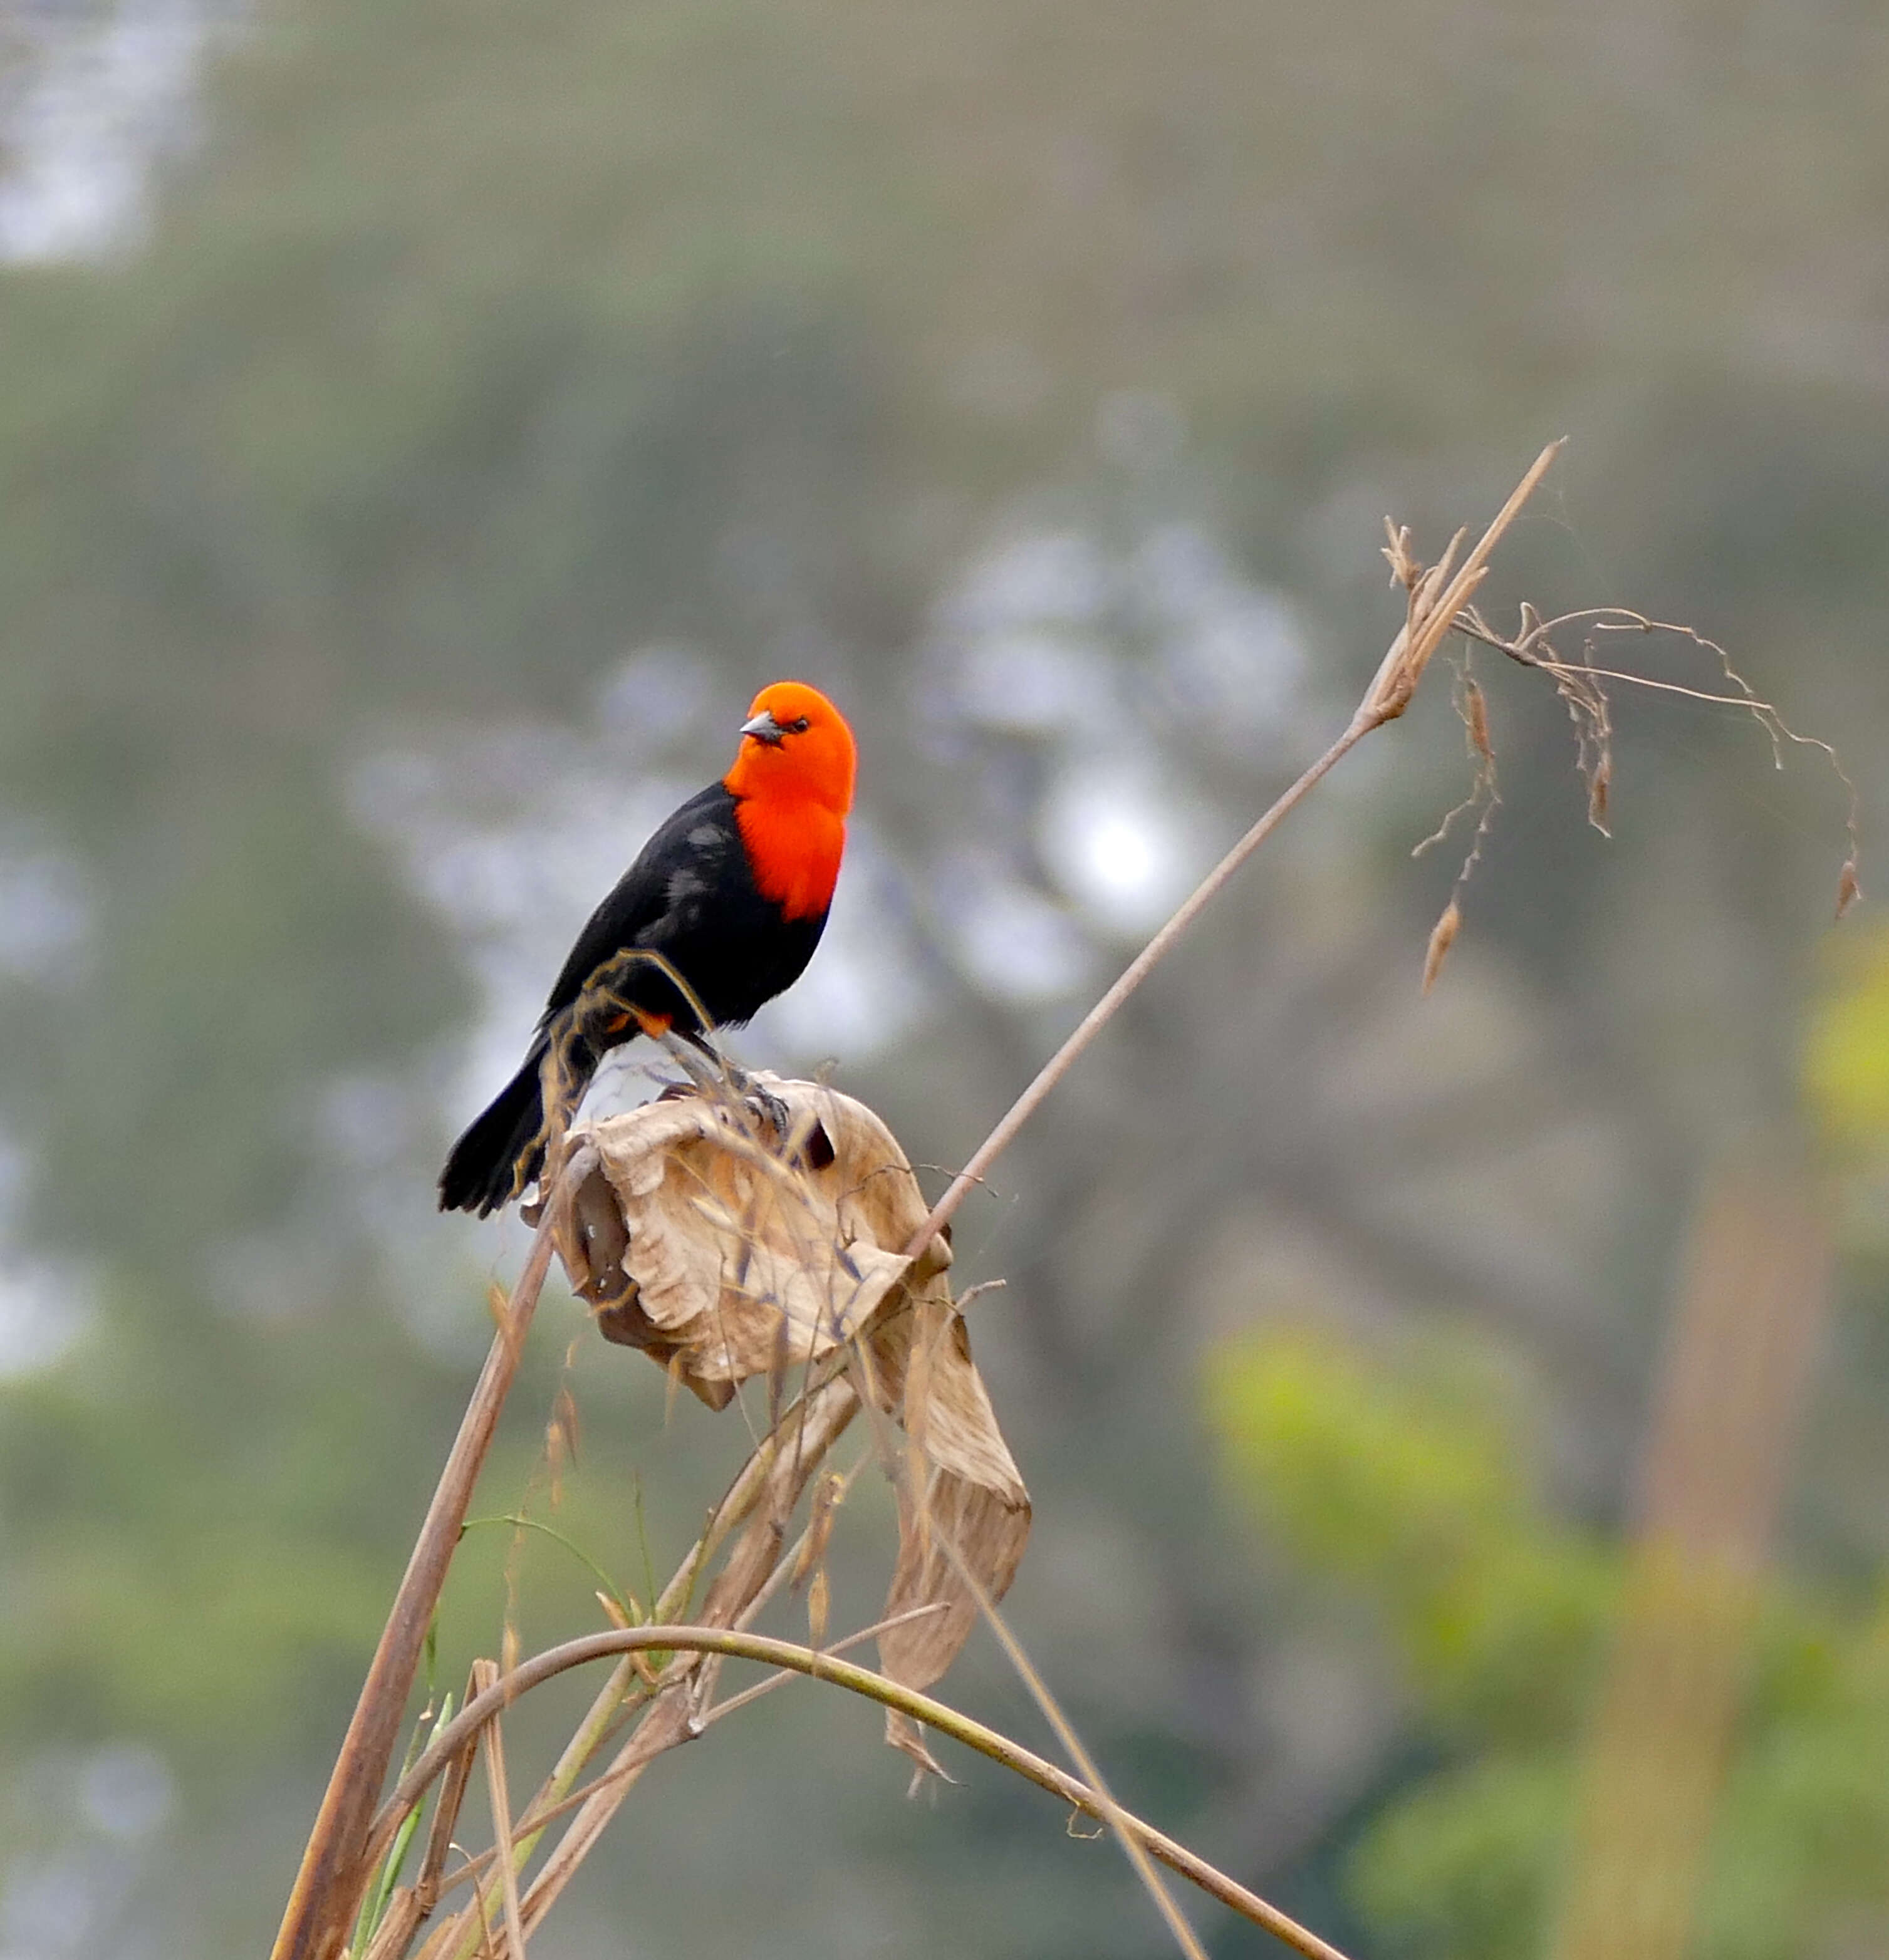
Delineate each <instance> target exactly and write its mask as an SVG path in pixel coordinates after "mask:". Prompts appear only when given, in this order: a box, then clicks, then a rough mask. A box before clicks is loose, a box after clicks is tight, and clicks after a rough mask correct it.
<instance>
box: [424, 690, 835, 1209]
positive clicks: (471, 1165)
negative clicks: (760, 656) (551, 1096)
mask: <svg viewBox="0 0 1889 1960" xmlns="http://www.w3.org/2000/svg"><path fill="white" fill-rule="evenodd" d="M854 764H855V750H854V747H853V740H852V730H851V729H850V728H849V727H847V726H846V719H845V718H844V717H843V715H842V714H840V712H839V709H838V708H835V707H834V706H833V703H832V702H830V701H829V700H828V699H827V697H826V696H825V695H823V694H820V693H819V692H817V691H816V690H815V689H813V688H811V687H808V686H804V685H803V684H802V683H800V682H798V681H791V680H788V681H776V683H774V684H773V685H772V686H771V687H764V688H763V689H762V690H761V691H760V693H759V694H757V695H756V696H755V697H754V703H753V707H752V708H750V711H749V714H748V719H747V721H744V723H743V724H741V748H740V750H739V752H738V753H737V755H736V756H735V759H734V767H733V768H731V769H730V770H729V771H728V774H727V775H725V776H724V777H723V778H722V780H721V781H719V782H718V783H712V784H710V785H709V788H706V789H705V790H703V791H702V792H701V793H700V794H699V795H697V796H693V797H690V799H689V800H688V801H687V802H686V803H684V804H683V806H682V807H681V808H680V810H677V811H676V812H675V813H674V815H673V816H671V817H670V818H669V819H667V822H665V823H664V824H663V825H662V826H661V828H660V829H658V831H657V832H656V833H655V835H654V836H653V837H651V838H650V840H649V842H648V843H647V844H645V845H644V846H643V848H642V851H641V852H640V853H639V854H638V856H637V858H636V862H635V863H634V864H632V865H631V866H630V867H629V870H627V871H626V872H625V873H623V877H622V878H621V879H620V880H619V881H618V883H617V886H616V889H615V890H614V891H613V892H612V893H610V896H609V897H608V898H607V899H604V902H603V903H602V904H601V905H599V906H598V907H597V909H596V911H595V912H593V913H592V914H591V918H590V922H589V923H588V924H587V925H586V926H585V928H584V930H583V931H581V933H579V934H578V937H577V943H576V945H575V946H574V947H572V949H571V953H570V956H569V958H568V959H566V960H565V963H564V969H563V971H562V972H560V973H559V975H558V977H557V980H556V984H555V985H553V987H552V989H551V998H550V999H549V1001H547V1002H546V1005H545V1010H544V1013H543V1015H542V1016H541V1017H540V1019H539V1022H538V1026H537V1035H536V1037H535V1039H534V1040H533V1042H532V1045H531V1049H530V1053H529V1054H527V1055H526V1057H525V1058H524V1066H523V1067H522V1068H520V1070H519V1071H518V1074H516V1075H514V1077H512V1079H511V1081H510V1082H509V1083H507V1084H506V1086H505V1087H504V1088H503V1089H502V1090H500V1091H499V1093H498V1095H497V1096H495V1098H494V1099H493V1100H492V1103H491V1105H490V1106H489V1108H488V1109H486V1111H485V1112H484V1113H483V1115H479V1116H478V1117H477V1118H475V1119H474V1120H473V1123H472V1124H471V1125H470V1127H469V1128H467V1131H466V1133H465V1134H464V1135H463V1136H462V1137H461V1138H460V1140H459V1141H458V1142H457V1143H456V1144H454V1146H453V1148H452V1153H451V1155H450V1156H449V1157H448V1158H447V1160H446V1167H445V1169H444V1170H442V1171H441V1173H440V1177H439V1205H440V1209H441V1211H476V1212H477V1213H478V1214H479V1216H480V1217H484V1216H485V1215H486V1214H487V1213H488V1212H491V1211H496V1210H497V1209H498V1208H499V1206H501V1205H502V1204H506V1203H507V1202H508V1201H510V1200H511V1198H514V1197H515V1196H516V1195H518V1193H519V1192H521V1191H522V1190H523V1189H524V1188H525V1186H526V1185H528V1184H529V1183H530V1182H532V1180H533V1179H534V1178H536V1177H537V1176H539V1174H540V1172H541V1171H542V1170H543V1166H544V1155H545V1147H546V1140H547V1130H548V1127H549V1125H548V1119H547V1112H546V1107H545V1080H544V1078H545V1075H546V1061H547V1058H549V1062H550V1064H551V1072H552V1074H553V1076H554V1077H555V1093H556V1096H557V1097H558V1099H559V1100H560V1101H562V1103H564V1105H565V1107H564V1109H563V1112H562V1113H563V1114H564V1115H568V1114H569V1110H570V1109H572V1108H574V1107H575V1101H576V1099H577V1097H578V1096H581V1094H582V1093H583V1090H584V1087H585V1084H586V1083H588V1081H589V1080H590V1079H591V1076H592V1075H593V1074H594V1073H595V1072H596V1069H597V1062H598V1061H599V1060H600V1058H601V1057H602V1056H603V1055H605V1054H606V1053H607V1052H608V1051H609V1050H610V1049H611V1048H616V1047H618V1046H620V1045H621V1044H622V1043H623V1042H627V1041H633V1040H634V1039H636V1036H638V1035H639V1033H641V1034H659V1033H664V1032H667V1031H668V1030H670V1029H674V1032H675V1033H677V1034H678V1035H680V1036H684V1037H686V1039H689V1040H690V1041H692V1042H695V1043H696V1045H698V1046H700V1047H702V1048H708V1047H709V1033H710V1031H711V1029H713V1028H715V1027H728V1026H739V1025H740V1024H741V1023H743V1022H744V1021H746V1020H747V1019H748V1018H749V1017H750V1015H752V1014H753V1012H754V1010H756V1009H757V1007H760V1005H761V1004H762V1003H763V1001H771V1000H772V998H774V996H775V995H776V994H779V993H780V992H782V991H783V990H784V989H785V988H788V987H791V986H792V985H793V983H794V982H795V981H796V980H798V978H800V976H801V972H802V971H803V970H804V969H805V967H806V965H807V963H808V960H809V959H811V958H812V957H813V953H814V947H816V946H817V945H818V944H819V943H820V934H821V932H822V931H823V929H824V928H825V926H826V924H827V907H828V906H829V905H830V904H831V903H832V901H833V885H834V883H835V881H836V879H837V878H838V877H839V860H840V858H841V855H842V854H843V852H844V851H845V849H846V813H847V812H848V810H850V809H851V807H852V782H853V770H854ZM651 954H654V955H658V956H660V959H661V961H663V962H666V963H667V965H668V966H670V967H671V968H673V969H674V971H675V972H676V973H677V975H680V978H682V979H683V981H684V982H686V985H687V988H688V989H689V991H690V992H692V993H693V994H694V996H695V998H696V1001H698V1002H699V1004H700V1006H701V1008H702V1014H703V1015H706V1025H705V1024H704V1022H703V1020H702V1017H700V1016H698V1014H697V1013H696V1010H695V1008H694V1007H692V1006H691V1005H690V1001H689V999H688V998H687V995H686V994H685V993H684V992H683V990H682V989H681V988H678V987H677V986H676V985H675V984H674V982H672V981H671V978H669V977H668V975H667V973H666V972H664V969H663V967H662V966H661V964H659V963H658V960H656V959H651V958H649V957H648V955H651ZM639 956H641V957H639ZM709 1052H711V1053H712V1052H713V1051H712V1049H711V1050H710V1051H709Z"/></svg>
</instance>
